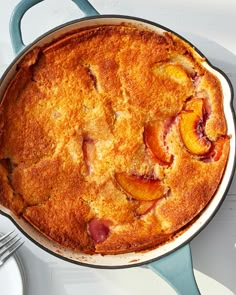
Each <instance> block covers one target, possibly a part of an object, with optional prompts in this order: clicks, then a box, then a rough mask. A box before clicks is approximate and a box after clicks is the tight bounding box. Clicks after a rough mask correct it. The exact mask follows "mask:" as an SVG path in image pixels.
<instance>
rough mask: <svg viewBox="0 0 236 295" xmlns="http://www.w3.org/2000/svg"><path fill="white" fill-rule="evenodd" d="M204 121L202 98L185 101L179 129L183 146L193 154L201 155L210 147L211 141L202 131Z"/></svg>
mask: <svg viewBox="0 0 236 295" xmlns="http://www.w3.org/2000/svg"><path fill="white" fill-rule="evenodd" d="M205 121H206V117H205V109H204V99H203V98H193V99H191V100H189V101H187V103H186V106H185V109H184V110H183V111H182V112H181V114H180V121H179V129H180V135H181V138H182V141H183V143H184V145H185V147H186V148H187V150H188V151H189V152H190V153H191V154H193V155H198V156H202V155H205V154H207V153H208V152H209V151H210V149H211V146H212V144H211V141H210V140H209V139H208V138H207V136H206V135H205V132H204V127H205Z"/></svg>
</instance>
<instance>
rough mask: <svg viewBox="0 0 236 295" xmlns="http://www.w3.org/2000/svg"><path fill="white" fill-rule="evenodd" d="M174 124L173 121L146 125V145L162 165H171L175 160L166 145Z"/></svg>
mask: <svg viewBox="0 0 236 295" xmlns="http://www.w3.org/2000/svg"><path fill="white" fill-rule="evenodd" d="M172 122H173V119H169V120H166V121H164V120H163V121H155V122H152V123H149V124H148V125H146V126H145V129H144V136H143V137H144V143H145V145H146V146H147V147H148V149H149V151H150V153H151V155H152V157H153V158H154V160H155V161H156V162H157V163H158V164H160V165H169V164H171V162H172V159H173V157H172V155H170V154H169V153H168V148H167V146H166V145H165V138H166V135H167V133H168V130H169V128H170V125H171V123H172Z"/></svg>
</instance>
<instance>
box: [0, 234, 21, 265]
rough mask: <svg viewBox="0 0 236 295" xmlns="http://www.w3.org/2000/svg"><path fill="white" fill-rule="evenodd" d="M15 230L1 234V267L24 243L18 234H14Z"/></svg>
mask: <svg viewBox="0 0 236 295" xmlns="http://www.w3.org/2000/svg"><path fill="white" fill-rule="evenodd" d="M13 232H14V230H13V231H11V232H9V233H7V234H5V235H4V236H0V267H1V266H2V265H3V264H4V262H6V261H7V259H8V258H10V257H11V256H12V255H13V254H14V253H15V252H16V250H17V249H19V248H20V247H21V246H22V245H23V244H24V242H20V240H21V238H18V237H17V234H16V235H13V236H12V234H13Z"/></svg>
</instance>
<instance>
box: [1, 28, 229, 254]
mask: <svg viewBox="0 0 236 295" xmlns="http://www.w3.org/2000/svg"><path fill="white" fill-rule="evenodd" d="M193 106H194V107H193ZM0 127H1V130H0V142H1V145H0V159H1V160H0V203H1V204H2V205H3V206H5V207H8V208H10V209H11V210H13V211H14V212H15V213H17V214H19V215H21V216H22V217H23V218H25V219H26V220H28V221H29V222H30V223H31V224H32V225H33V226H34V227H36V228H37V229H38V230H39V231H40V232H42V233H43V234H44V235H46V236H48V237H49V238H50V239H52V240H54V241H56V242H58V243H59V244H61V245H63V246H65V247H70V248H73V249H76V250H79V251H84V252H87V253H95V252H97V253H103V254H107V253H113V254H116V253H123V252H129V251H139V250H145V249H147V248H150V247H154V246H157V245H158V244H160V243H163V242H166V241H168V239H170V238H171V237H173V235H174V234H175V233H176V232H178V231H179V230H181V229H182V228H183V227H184V226H185V225H187V224H188V223H189V222H190V221H191V220H193V219H194V218H195V217H196V216H197V215H198V214H199V212H201V210H202V209H203V208H204V207H205V206H206V205H207V204H208V202H209V201H210V200H211V198H212V197H213V196H214V193H215V191H216V190H217V188H218V186H219V183H220V181H221V178H222V175H223V172H224V168H225V165H226V162H227V157H228V152H229V140H230V138H229V136H228V135H227V129H226V123H225V118H224V113H223V97H222V91H221V86H220V82H219V81H218V79H217V78H216V77H214V76H213V75H212V74H211V73H210V72H208V71H207V70H206V69H205V68H204V67H203V66H202V59H201V58H200V57H199V56H198V55H197V54H196V53H195V52H194V50H193V49H192V48H191V47H190V46H189V45H187V44H186V43H184V42H183V41H181V40H180V39H179V38H178V37H175V36H173V35H172V34H170V33H166V34H162V35H160V34H157V33H154V32H151V31H149V30H145V29H140V28H135V27H130V26H125V25H120V26H98V27H93V28H85V29H83V30H80V31H75V32H73V33H71V34H68V35H66V36H63V37H61V38H60V39H58V40H56V41H54V42H52V43H51V44H49V45H47V46H45V47H44V48H35V49H34V50H33V51H30V52H29V53H28V54H27V55H26V56H25V57H24V59H23V60H22V61H21V62H20V64H19V67H18V71H17V73H16V75H15V77H14V78H13V80H12V81H11V82H10V84H9V86H8V88H7V90H6V92H5V95H4V98H3V101H2V103H1V109H0Z"/></svg>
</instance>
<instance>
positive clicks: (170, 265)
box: [147, 244, 200, 295]
mask: <svg viewBox="0 0 236 295" xmlns="http://www.w3.org/2000/svg"><path fill="white" fill-rule="evenodd" d="M147 267H148V268H150V269H152V270H153V271H154V272H156V273H157V274H159V275H160V276H161V277H162V278H163V279H165V280H166V281H167V282H168V283H169V284H170V285H171V286H172V287H173V288H174V289H175V290H176V292H177V294H179V295H199V294H200V291H199V289H198V287H197V284H196V280H195V277H194V273H193V266H192V256H191V250H190V245H189V244H187V245H185V246H183V247H182V248H180V249H178V250H176V251H175V252H172V253H171V254H169V255H167V256H165V257H163V258H161V259H159V260H157V261H154V262H152V263H149V264H148V265H147Z"/></svg>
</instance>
